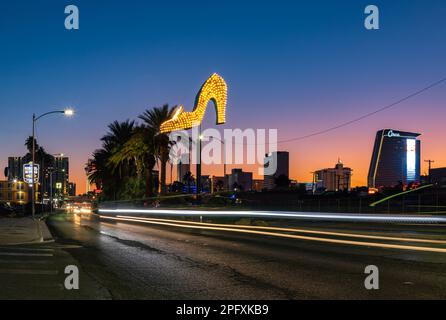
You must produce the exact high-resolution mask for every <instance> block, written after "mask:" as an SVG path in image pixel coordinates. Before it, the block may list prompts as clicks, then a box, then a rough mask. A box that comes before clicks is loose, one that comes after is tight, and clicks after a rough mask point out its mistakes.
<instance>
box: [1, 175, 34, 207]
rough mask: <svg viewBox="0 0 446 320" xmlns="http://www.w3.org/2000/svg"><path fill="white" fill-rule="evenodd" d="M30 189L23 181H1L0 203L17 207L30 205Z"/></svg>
mask: <svg viewBox="0 0 446 320" xmlns="http://www.w3.org/2000/svg"><path fill="white" fill-rule="evenodd" d="M28 193H29V187H28V184H26V183H25V182H23V181H19V180H12V181H0V201H1V202H8V203H10V204H15V205H23V204H26V203H28V198H29V197H28Z"/></svg>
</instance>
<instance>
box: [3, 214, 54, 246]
mask: <svg viewBox="0 0 446 320" xmlns="http://www.w3.org/2000/svg"><path fill="white" fill-rule="evenodd" d="M51 240H52V237H51V233H50V232H49V230H48V228H47V226H46V224H45V222H43V221H39V220H33V219H31V218H0V245H17V244H32V243H42V242H46V241H51Z"/></svg>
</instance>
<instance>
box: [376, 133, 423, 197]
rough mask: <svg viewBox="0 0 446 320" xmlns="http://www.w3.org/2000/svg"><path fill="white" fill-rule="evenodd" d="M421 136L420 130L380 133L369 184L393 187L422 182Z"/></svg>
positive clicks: (379, 186) (377, 138)
mask: <svg viewBox="0 0 446 320" xmlns="http://www.w3.org/2000/svg"><path fill="white" fill-rule="evenodd" d="M419 136H420V134H419V133H412V132H404V131H398V130H393V129H384V130H380V131H378V132H377V134H376V139H375V145H374V147H373V154H372V160H371V162H370V168H369V174H368V185H369V187H371V188H383V187H394V186H397V185H400V184H403V185H408V184H410V183H418V182H420V169H421V164H420V157H421V142H420V140H418V137H419Z"/></svg>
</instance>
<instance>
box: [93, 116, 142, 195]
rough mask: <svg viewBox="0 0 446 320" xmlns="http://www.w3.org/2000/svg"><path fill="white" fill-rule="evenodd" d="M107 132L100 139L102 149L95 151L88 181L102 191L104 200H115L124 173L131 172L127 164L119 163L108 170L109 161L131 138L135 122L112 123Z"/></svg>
mask: <svg viewBox="0 0 446 320" xmlns="http://www.w3.org/2000/svg"><path fill="white" fill-rule="evenodd" d="M108 129H109V131H108V132H107V134H106V135H105V136H103V137H102V139H101V141H102V148H101V149H98V150H95V152H94V153H93V159H92V163H91V169H90V174H89V177H88V178H89V180H90V182H92V183H95V184H96V187H97V188H99V189H102V190H103V194H104V196H105V198H112V199H116V195H117V193H118V191H119V188H120V186H121V184H122V178H123V175H124V173H125V174H129V173H130V172H131V171H132V165H129V163H120V164H119V165H118V166H116V168H115V170H109V169H110V164H109V159H110V158H111V157H112V155H113V154H114V153H116V152H117V150H120V149H121V148H122V146H123V145H125V143H126V142H127V141H128V140H129V139H130V138H131V137H132V135H133V133H134V130H135V121H130V120H126V121H123V122H118V121H114V122H113V123H111V124H109V125H108Z"/></svg>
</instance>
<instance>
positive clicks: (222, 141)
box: [210, 136, 228, 190]
mask: <svg viewBox="0 0 446 320" xmlns="http://www.w3.org/2000/svg"><path fill="white" fill-rule="evenodd" d="M210 138H211V139H216V140H218V141H220V143H221V144H222V145H223V157H224V158H223V182H224V183H225V185H226V143H225V140H222V139H220V138H217V137H214V136H211V137H210ZM225 189H226V190H227V189H228V188H225Z"/></svg>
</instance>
